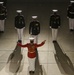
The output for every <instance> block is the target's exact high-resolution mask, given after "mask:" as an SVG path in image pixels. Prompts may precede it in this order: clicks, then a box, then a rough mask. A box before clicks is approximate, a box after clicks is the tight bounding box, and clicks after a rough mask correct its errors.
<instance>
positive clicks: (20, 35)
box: [15, 10, 25, 42]
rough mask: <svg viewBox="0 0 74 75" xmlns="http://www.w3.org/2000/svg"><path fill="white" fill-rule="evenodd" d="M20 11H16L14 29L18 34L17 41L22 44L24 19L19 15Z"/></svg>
mask: <svg viewBox="0 0 74 75" xmlns="http://www.w3.org/2000/svg"><path fill="white" fill-rule="evenodd" d="M21 12H22V10H17V15H16V17H15V29H16V30H17V33H18V41H19V42H22V39H23V30H24V28H25V19H24V16H23V15H22V14H21Z"/></svg>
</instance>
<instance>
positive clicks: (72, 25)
mask: <svg viewBox="0 0 74 75" xmlns="http://www.w3.org/2000/svg"><path fill="white" fill-rule="evenodd" d="M67 18H68V19H69V29H70V31H74V1H70V5H69V6H68V8H67Z"/></svg>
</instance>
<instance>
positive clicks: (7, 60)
mask: <svg viewBox="0 0 74 75" xmlns="http://www.w3.org/2000/svg"><path fill="white" fill-rule="evenodd" d="M67 6H68V3H63V2H62V3H59V2H56V3H52V2H51V3H15V2H13V3H11V2H8V4H7V9H8V15H7V19H6V23H5V32H4V33H0V75H29V72H28V66H29V63H28V57H27V48H20V47H18V46H17V32H16V30H15V27H14V17H15V15H16V14H17V13H16V10H17V9H22V11H23V12H22V14H23V15H24V16H25V22H26V28H25V29H24V35H23V44H26V43H28V42H29V36H30V35H29V23H30V21H31V20H32V19H31V16H32V15H38V20H39V21H40V24H41V32H40V34H39V37H38V43H41V42H42V41H43V40H46V43H45V44H44V45H43V46H42V47H39V48H38V49H37V55H38V56H37V59H36V71H35V74H34V75H74V31H73V32H70V31H69V27H68V26H69V25H68V19H67V16H66V15H67V11H66V10H67ZM54 8H57V9H58V10H59V11H58V12H59V14H60V16H61V27H60V28H59V32H58V38H57V42H55V43H53V42H52V37H51V29H50V28H49V17H50V15H51V14H52V9H54Z"/></svg>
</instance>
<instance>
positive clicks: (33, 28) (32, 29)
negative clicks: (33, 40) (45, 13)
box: [29, 21, 40, 35]
mask: <svg viewBox="0 0 74 75" xmlns="http://www.w3.org/2000/svg"><path fill="white" fill-rule="evenodd" d="M39 33H40V23H39V21H32V22H30V25H29V34H32V35H38V34H39Z"/></svg>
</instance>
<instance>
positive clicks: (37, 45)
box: [36, 40, 46, 47]
mask: <svg viewBox="0 0 74 75" xmlns="http://www.w3.org/2000/svg"><path fill="white" fill-rule="evenodd" d="M45 41H46V40H44V41H43V42H41V43H40V44H36V47H40V46H43V45H44V44H45Z"/></svg>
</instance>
